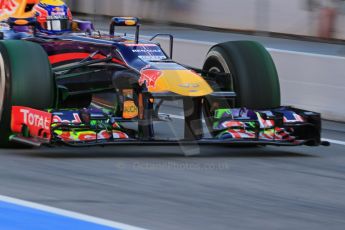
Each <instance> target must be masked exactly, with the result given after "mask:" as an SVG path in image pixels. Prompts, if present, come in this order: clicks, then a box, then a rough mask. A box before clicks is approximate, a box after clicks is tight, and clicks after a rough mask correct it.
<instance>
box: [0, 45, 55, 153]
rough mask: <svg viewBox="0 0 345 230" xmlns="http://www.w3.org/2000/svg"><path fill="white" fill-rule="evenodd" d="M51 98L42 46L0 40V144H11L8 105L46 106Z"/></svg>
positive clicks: (52, 91)
mask: <svg viewBox="0 0 345 230" xmlns="http://www.w3.org/2000/svg"><path fill="white" fill-rule="evenodd" d="M55 98H56V86H55V81H54V78H53V73H52V68H51V64H50V62H49V59H48V56H47V54H46V52H45V51H44V49H43V48H42V47H41V46H40V45H38V44H36V43H33V42H28V41H22V40H7V41H0V147H12V146H11V145H10V143H9V136H10V135H11V128H10V126H11V109H12V106H27V107H30V108H34V109H49V108H53V106H54V103H55Z"/></svg>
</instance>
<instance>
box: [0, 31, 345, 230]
mask: <svg viewBox="0 0 345 230" xmlns="http://www.w3.org/2000/svg"><path fill="white" fill-rule="evenodd" d="M209 36H212V35H209ZM164 110H165V111H164V112H167V113H170V114H174V115H181V113H180V111H179V110H178V109H176V108H175V107H165V108H164ZM182 125H183V121H182V120H181V119H178V118H177V119H174V120H173V122H172V123H169V124H167V123H160V124H159V125H158V129H157V133H156V134H157V135H158V136H160V137H163V136H168V135H169V136H171V135H173V136H177V137H178V136H181V135H182V127H183V126H182ZM322 136H323V138H327V139H332V140H338V141H340V144H332V145H331V146H330V147H322V146H321V147H251V148H229V147H222V146H218V147H215V146H212V147H208V146H204V147H199V146H197V145H195V146H170V147H162V146H156V147H154V146H115V147H107V148H103V147H94V148H78V149H75V148H42V149H29V150H25V149H17V150H14V149H2V150H0V195H5V196H10V197H15V198H19V199H23V200H27V201H32V202H36V203H40V204H44V205H49V206H53V207H56V208H62V209H66V210H70V211H75V212H80V213H83V214H88V215H92V216H95V217H100V218H104V219H109V220H114V221H118V222H122V223H126V224H130V225H134V226H138V227H143V228H148V229H168V230H169V229H289V230H291V229H344V226H345V218H344V217H345V198H344V194H345V167H344V165H345V145H344V144H342V143H343V142H344V141H345V124H341V123H333V122H328V121H325V122H324V128H323V134H322ZM0 229H1V223H0Z"/></svg>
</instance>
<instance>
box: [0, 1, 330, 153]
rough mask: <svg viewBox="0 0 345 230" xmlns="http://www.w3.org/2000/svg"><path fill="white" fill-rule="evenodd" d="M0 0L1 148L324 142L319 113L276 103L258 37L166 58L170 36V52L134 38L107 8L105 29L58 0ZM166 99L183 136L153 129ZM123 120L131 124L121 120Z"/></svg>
mask: <svg viewBox="0 0 345 230" xmlns="http://www.w3.org/2000/svg"><path fill="white" fill-rule="evenodd" d="M1 3H2V4H3V5H2V6H0V9H1V11H0V12H1V14H2V18H1V19H2V20H3V21H2V23H1V24H0V38H1V41H0V88H1V89H0V141H1V146H3V147H6V146H10V145H11V144H12V143H20V144H26V145H31V146H41V145H68V146H93V145H115V144H178V143H190V142H193V143H199V144H227V145H238V144H241V145H242V144H253V145H283V146H295V145H309V146H317V145H320V144H324V143H323V142H321V139H320V132H321V118H320V114H319V113H315V112H310V111H304V110H301V109H296V108H293V107H289V106H281V105H280V86H279V80H278V76H277V71H276V68H275V65H274V62H273V60H272V58H271V56H270V54H269V53H268V52H267V51H266V49H265V48H264V47H263V46H262V45H260V44H258V43H257V42H252V41H234V42H225V43H221V44H217V45H215V46H213V47H212V48H211V49H210V51H209V52H208V54H207V56H206V59H205V62H204V66H203V69H197V68H192V67H189V66H187V65H183V64H179V63H177V62H174V61H173V60H172V47H173V37H172V36H171V35H168V36H169V37H170V47H171V50H170V53H169V55H168V54H167V53H166V52H165V51H163V50H162V48H161V46H160V45H159V44H158V43H155V42H153V41H152V40H149V41H143V40H140V39H139V26H140V25H139V20H138V19H137V18H134V17H114V18H112V20H111V22H110V31H109V33H103V32H99V31H95V30H94V28H93V25H92V23H91V22H89V21H81V20H73V19H72V15H71V12H70V10H69V9H68V7H67V6H66V5H65V4H64V3H63V2H61V1H60V0H42V1H35V0H17V1H16V0H8V1H1ZM4 4H7V5H6V6H5V5H4ZM9 6H12V8H10V7H9ZM5 13H6V15H7V16H6V15H5ZM4 15H5V16H4ZM118 26H131V27H134V28H135V31H136V33H135V37H127V36H119V35H118V34H115V29H116V28H117V27H118ZM157 36H166V34H165V35H159V34H158V35H156V36H154V38H155V37H157ZM109 95H110V96H109ZM171 100H182V102H183V110H184V114H185V115H184V138H183V139H182V140H174V139H161V138H157V137H156V136H155V133H154V123H155V120H169V119H165V118H166V117H165V116H164V115H163V114H160V112H159V109H160V108H161V105H162V104H163V102H165V101H171ZM129 121H132V122H136V123H137V128H131V129H129V128H126V127H125V125H124V123H125V122H129ZM203 122H205V123H206V125H207V128H208V131H209V134H210V135H209V137H207V138H206V137H205V133H204V131H203Z"/></svg>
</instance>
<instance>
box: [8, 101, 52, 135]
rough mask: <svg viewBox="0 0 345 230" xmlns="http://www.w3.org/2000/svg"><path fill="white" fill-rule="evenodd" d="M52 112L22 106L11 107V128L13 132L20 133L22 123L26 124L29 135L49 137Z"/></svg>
mask: <svg viewBox="0 0 345 230" xmlns="http://www.w3.org/2000/svg"><path fill="white" fill-rule="evenodd" d="M51 120H52V114H51V113H48V112H45V111H40V110H35V109H31V108H27V107H22V106H13V107H12V122H11V130H12V131H13V132H14V133H21V132H22V127H23V125H25V126H27V127H28V129H29V131H30V135H31V136H36V137H44V136H43V135H44V134H45V135H46V138H50V125H51Z"/></svg>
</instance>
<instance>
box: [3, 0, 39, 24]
mask: <svg viewBox="0 0 345 230" xmlns="http://www.w3.org/2000/svg"><path fill="white" fill-rule="evenodd" d="M38 2H39V0H0V21H4V20H6V19H8V18H9V17H10V16H14V15H15V16H16V17H18V18H25V17H28V16H32V15H28V14H27V12H26V9H27V7H33V6H34V5H35V4H37V3H38ZM22 16H23V17H22Z"/></svg>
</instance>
